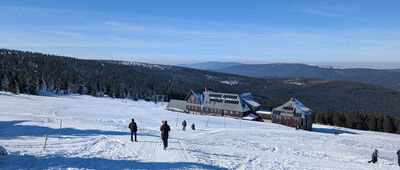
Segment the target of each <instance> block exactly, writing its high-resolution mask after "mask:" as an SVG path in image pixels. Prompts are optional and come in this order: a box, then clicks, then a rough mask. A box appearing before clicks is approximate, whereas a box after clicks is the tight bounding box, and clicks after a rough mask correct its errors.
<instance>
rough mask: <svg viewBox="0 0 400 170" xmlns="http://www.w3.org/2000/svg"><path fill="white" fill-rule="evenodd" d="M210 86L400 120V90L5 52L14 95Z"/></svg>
mask: <svg viewBox="0 0 400 170" xmlns="http://www.w3.org/2000/svg"><path fill="white" fill-rule="evenodd" d="M204 87H211V88H212V89H213V90H214V91H218V92H227V93H244V92H251V93H252V94H253V95H254V97H255V99H256V100H257V101H259V102H260V104H262V107H263V108H264V109H271V108H272V107H277V106H279V105H281V104H283V103H284V102H286V101H288V100H289V99H290V98H291V97H295V98H297V99H299V100H300V101H301V102H302V103H303V104H305V105H306V106H307V107H310V108H311V109H313V110H314V111H315V112H321V113H324V112H325V113H326V112H334V113H353V112H357V111H359V112H362V113H374V114H379V113H383V114H385V115H393V116H396V117H400V92H398V91H394V90H390V89H387V88H383V87H379V86H375V85H369V84H363V83H356V82H346V81H331V80H320V79H306V78H274V79H262V78H251V77H246V76H240V75H234V74H226V73H218V72H212V71H204V70H197V69H190V68H184V67H176V66H167V65H157V64H146V63H137V62H125V61H108V60H82V59H75V58H70V57H61V56H56V55H49V54H41V53H32V52H24V51H17V50H8V49H0V90H4V91H9V92H12V93H15V94H19V93H27V94H35V95H40V94H43V93H44V92H51V93H59V94H60V93H62V94H72V93H78V94H90V95H92V96H102V95H108V96H111V97H115V98H130V99H133V100H138V99H144V100H148V101H151V100H153V101H155V100H156V97H157V95H165V97H166V100H167V101H168V100H170V99H183V98H184V97H185V96H186V95H187V93H188V92H189V91H190V89H194V90H201V89H204Z"/></svg>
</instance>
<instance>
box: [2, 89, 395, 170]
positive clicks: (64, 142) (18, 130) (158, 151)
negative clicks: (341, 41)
mask: <svg viewBox="0 0 400 170" xmlns="http://www.w3.org/2000/svg"><path fill="white" fill-rule="evenodd" d="M165 106H166V104H163V105H162V104H158V105H155V104H154V103H151V102H144V101H139V102H134V101H130V100H121V99H110V98H107V97H103V98H94V97H91V96H78V95H70V96H30V95H18V96H16V95H11V94H9V93H4V92H0V146H3V147H4V148H5V149H6V150H7V152H8V155H7V156H0V169H18V168H22V169H28V168H32V169H43V168H50V169H54V168H56V169H59V168H61V169H65V168H84V169H86V168H87V169H126V168H128V169H130V168H132V169H187V168H195V169H197V168H198V169H225V168H227V169H398V168H399V167H398V166H397V164H396V161H397V155H396V151H397V150H398V149H400V136H399V135H396V134H387V133H379V132H368V131H359V130H351V129H345V128H340V129H338V130H339V132H341V134H340V135H338V136H335V135H333V128H334V127H330V126H323V125H314V131H313V132H309V131H302V130H299V131H296V130H295V129H293V128H290V127H285V126H282V125H277V124H272V123H262V122H251V121H244V120H236V119H228V118H221V117H207V116H198V115H189V114H184V113H176V112H171V111H166V110H165V109H164V108H165ZM131 118H135V120H136V122H137V124H138V141H139V142H131V141H130V133H128V129H127V126H128V124H129V122H130V120H131ZM61 119H62V127H63V129H62V131H61V133H62V138H61V140H59V138H58V134H59V130H58V128H59V126H60V120H61ZM184 119H185V120H186V121H187V122H188V124H189V125H191V124H192V123H195V124H196V128H197V129H196V130H195V131H193V130H191V129H190V130H187V131H182V130H181V127H180V126H179V125H180V124H181V122H182V121H183V120H184ZM161 120H167V121H168V122H169V124H170V126H171V128H172V131H171V133H170V139H169V148H168V149H167V150H163V149H162V142H161V139H160V138H159V131H158V128H159V125H160V121H161ZM177 120H178V121H177ZM46 134H48V135H49V139H48V141H47V146H46V150H45V151H43V144H44V141H45V135H46ZM375 148H377V149H378V150H379V159H378V160H379V162H378V163H377V164H368V163H367V161H368V160H370V159H371V158H370V156H371V154H372V151H373V150H374V149H375Z"/></svg>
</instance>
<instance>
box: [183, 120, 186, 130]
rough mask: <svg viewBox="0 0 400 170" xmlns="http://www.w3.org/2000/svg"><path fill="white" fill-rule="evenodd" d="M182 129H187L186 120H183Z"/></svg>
mask: <svg viewBox="0 0 400 170" xmlns="http://www.w3.org/2000/svg"><path fill="white" fill-rule="evenodd" d="M182 130H183V131H185V130H186V120H183V122H182Z"/></svg>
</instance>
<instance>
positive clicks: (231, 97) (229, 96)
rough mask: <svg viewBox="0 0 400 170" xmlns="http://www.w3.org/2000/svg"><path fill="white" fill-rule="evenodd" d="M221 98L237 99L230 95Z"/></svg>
mask: <svg viewBox="0 0 400 170" xmlns="http://www.w3.org/2000/svg"><path fill="white" fill-rule="evenodd" d="M223 98H228V99H237V96H232V95H224V97H223Z"/></svg>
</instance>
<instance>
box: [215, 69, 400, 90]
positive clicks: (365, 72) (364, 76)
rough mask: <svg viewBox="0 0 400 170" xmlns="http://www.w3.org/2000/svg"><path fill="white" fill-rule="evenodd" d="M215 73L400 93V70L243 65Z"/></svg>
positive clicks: (218, 70)
mask: <svg viewBox="0 0 400 170" xmlns="http://www.w3.org/2000/svg"><path fill="white" fill-rule="evenodd" d="M214 71H217V72H222V73H229V74H236V75H242V76H249V77H257V78H267V79H270V78H277V77H294V78H296V77H297V78H317V79H324V80H342V81H352V82H360V83H367V84H373V85H378V86H382V87H386V88H390V89H393V90H397V91H400V69H364V68H354V69H341V68H334V67H326V66H324V67H322V66H310V65H306V64H284V63H282V64H252V65H251V64H241V65H235V66H231V67H225V68H220V69H215V70H214Z"/></svg>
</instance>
